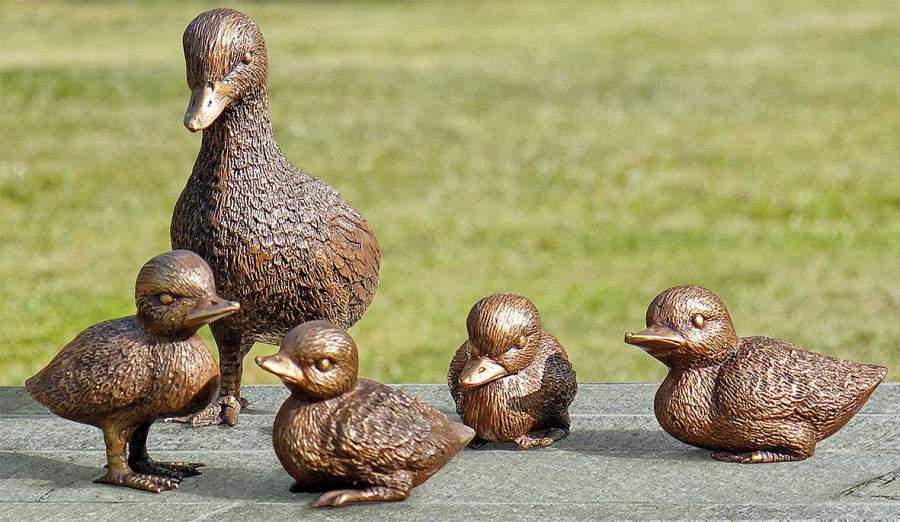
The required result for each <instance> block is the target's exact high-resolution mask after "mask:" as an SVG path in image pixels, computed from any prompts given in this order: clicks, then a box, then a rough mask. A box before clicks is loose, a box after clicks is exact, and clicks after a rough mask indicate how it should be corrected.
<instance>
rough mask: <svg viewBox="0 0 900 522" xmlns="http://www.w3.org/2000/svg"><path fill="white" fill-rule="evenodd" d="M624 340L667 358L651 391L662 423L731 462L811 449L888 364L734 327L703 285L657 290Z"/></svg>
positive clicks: (854, 407) (794, 455) (798, 455)
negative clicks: (641, 324)
mask: <svg viewBox="0 0 900 522" xmlns="http://www.w3.org/2000/svg"><path fill="white" fill-rule="evenodd" d="M625 342H626V343H629V344H633V345H636V346H639V347H641V348H643V349H644V350H645V351H646V352H647V353H649V354H650V355H651V356H653V357H655V358H656V359H658V360H659V361H660V362H662V363H663V364H665V365H666V366H668V367H669V375H668V376H667V377H666V379H665V381H663V383H662V386H660V388H659V391H657V393H656V401H655V410H656V418H657V419H658V420H659V423H660V425H661V426H662V427H663V429H664V430H666V431H667V432H668V433H669V434H671V435H672V436H673V437H675V438H676V439H678V440H680V441H682V442H684V443H686V444H691V445H693V446H698V447H700V448H706V449H710V450H713V451H715V452H716V453H713V455H712V457H713V458H714V459H717V460H724V461H730V462H743V463H760V462H784V461H791V460H803V459H806V458H808V457H810V456H812V454H813V452H815V449H816V443H817V442H818V441H820V440H822V439H824V438H826V437H828V436H830V435H832V434H833V433H835V432H836V431H837V430H839V429H840V428H841V427H843V426H844V424H846V423H847V422H848V421H849V420H850V418H851V417H853V415H854V414H855V413H856V412H857V411H858V410H859V408H860V407H862V405H863V404H864V403H865V402H866V400H867V399H868V398H869V396H870V395H871V394H872V392H873V391H875V388H876V387H877V386H878V384H880V383H881V381H882V380H883V379H884V377H885V375H886V374H887V369H886V368H883V367H881V366H872V365H868V364H857V363H851V362H847V361H843V360H840V359H836V358H834V357H828V356H826V355H820V354H817V353H813V352H809V351H806V350H803V349H801V348H799V347H797V346H794V345H793V344H790V343H788V342H785V341H781V340H779V339H770V338H767V337H738V336H737V334H736V333H735V331H734V326H733V325H732V324H731V317H730V316H729V315H728V310H727V309H726V308H725V305H724V304H723V303H722V301H721V300H720V299H719V297H718V296H716V295H715V294H713V293H712V292H710V291H709V290H707V289H705V288H702V287H699V286H678V287H674V288H670V289H668V290H666V291H665V292H663V293H661V294H659V295H658V296H656V298H655V299H654V300H653V302H652V303H650V308H649V309H648V310H647V329H646V330H643V331H641V332H638V333H628V334H625Z"/></svg>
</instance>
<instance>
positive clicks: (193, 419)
mask: <svg viewBox="0 0 900 522" xmlns="http://www.w3.org/2000/svg"><path fill="white" fill-rule="evenodd" d="M240 411H241V401H240V400H238V398H237V397H235V396H234V395H222V396H221V397H219V400H217V401H215V402H211V403H210V404H209V405H208V406H207V407H206V408H203V409H202V410H200V411H198V412H197V413H195V414H193V415H188V416H186V417H169V418H168V419H166V422H180V423H184V424H190V425H191V426H192V427H194V428H200V427H203V426H218V425H220V424H227V425H228V426H236V425H237V422H238V414H239V413H240Z"/></svg>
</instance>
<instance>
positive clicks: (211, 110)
mask: <svg viewBox="0 0 900 522" xmlns="http://www.w3.org/2000/svg"><path fill="white" fill-rule="evenodd" d="M233 92H234V89H233V88H232V87H231V86H230V85H227V84H225V83H222V82H209V83H206V84H204V85H198V86H197V87H195V88H194V90H192V91H191V102H190V103H189V104H188V108H187V111H185V113H184V126H185V127H187V129H188V130H189V131H191V132H197V131H199V130H203V129H206V128H207V127H209V126H210V125H212V124H213V122H214V121H216V118H218V117H219V115H220V114H222V111H224V110H225V107H228V105H229V104H230V103H231V102H232V98H231V94H232V93H233Z"/></svg>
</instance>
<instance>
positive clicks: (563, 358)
mask: <svg viewBox="0 0 900 522" xmlns="http://www.w3.org/2000/svg"><path fill="white" fill-rule="evenodd" d="M466 327H467V329H468V332H469V338H468V340H467V341H466V342H464V343H463V344H462V346H460V347H459V349H458V350H457V351H456V355H454V357H453V361H452V362H451V363H450V371H449V374H448V376H447V379H448V381H449V384H450V393H451V395H453V400H454V401H456V411H457V412H458V413H459V415H460V417H462V420H463V422H464V423H465V424H466V425H467V426H471V427H472V428H474V429H475V433H476V434H477V435H476V436H477V438H476V439H475V441H474V442H473V443H472V447H476V448H477V447H480V446H483V445H484V444H486V443H487V442H510V441H512V442H515V443H516V445H517V446H518V447H519V449H527V448H535V447H541V446H549V445H550V444H552V443H553V442H555V441H557V440H560V439H562V438H564V437H565V436H567V435H568V434H569V424H570V422H569V405H570V404H571V403H572V400H573V399H574V398H575V392H576V391H577V390H578V385H577V384H576V382H575V371H574V370H573V369H572V365H571V364H570V363H569V358H568V356H567V355H566V351H565V349H564V348H563V347H562V345H560V344H559V341H557V340H556V338H555V337H553V336H552V335H550V334H548V333H546V332H543V331H541V316H540V314H539V313H538V310H537V308H536V307H535V306H534V303H532V302H531V301H529V300H528V299H527V298H525V297H523V296H521V295H517V294H494V295H490V296H488V297H485V298H484V299H482V300H480V301H478V302H477V303H476V304H475V306H474V307H472V310H471V311H470V312H469V318H468V320H467V321H466Z"/></svg>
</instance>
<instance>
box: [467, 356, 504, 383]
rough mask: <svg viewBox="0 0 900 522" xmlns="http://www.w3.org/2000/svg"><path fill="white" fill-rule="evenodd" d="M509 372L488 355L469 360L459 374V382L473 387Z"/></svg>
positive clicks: (494, 379)
mask: <svg viewBox="0 0 900 522" xmlns="http://www.w3.org/2000/svg"><path fill="white" fill-rule="evenodd" d="M507 375H509V372H508V371H506V368H504V367H502V366H500V365H499V364H497V363H495V362H494V361H492V360H490V358H488V357H479V358H478V359H475V360H473V361H469V363H468V364H466V366H465V368H463V371H462V374H460V376H459V383H460V384H462V385H463V386H465V387H467V388H474V387H476V386H481V385H483V384H487V383H489V382H491V381H496V380H497V379H499V378H501V377H506V376H507Z"/></svg>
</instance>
